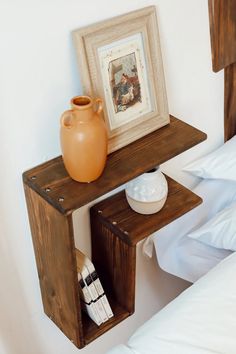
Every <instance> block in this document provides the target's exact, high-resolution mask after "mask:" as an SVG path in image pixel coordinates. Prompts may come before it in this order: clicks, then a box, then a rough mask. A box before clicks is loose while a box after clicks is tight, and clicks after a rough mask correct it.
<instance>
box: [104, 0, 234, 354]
mask: <svg viewBox="0 0 236 354" xmlns="http://www.w3.org/2000/svg"><path fill="white" fill-rule="evenodd" d="M208 3H209V15H210V30H211V45H212V58H213V70H214V71H215V72H217V71H219V70H221V69H224V70H225V90H224V95H225V109H224V114H225V117H224V135H225V144H224V145H223V146H222V147H220V148H219V149H218V150H216V151H214V152H212V153H211V154H209V156H206V157H203V158H202V160H201V159H200V161H198V162H197V163H193V164H192V166H191V165H190V167H189V169H187V170H188V171H189V172H190V173H193V174H194V175H196V176H198V177H200V178H202V182H201V183H200V185H199V186H197V188H196V189H195V192H196V193H197V194H200V195H201V196H203V199H205V202H204V203H203V205H202V206H199V207H198V208H196V209H195V210H193V211H191V212H190V213H188V214H186V215H185V216H184V217H183V218H182V219H181V220H180V219H179V220H177V221H175V222H174V223H172V225H169V226H167V227H166V228H164V229H163V230H161V231H159V232H158V235H156V236H155V237H154V242H155V245H156V246H157V247H156V249H157V250H158V249H159V255H158V259H159V263H160V265H161V267H162V268H163V269H165V270H166V269H167V268H168V271H169V272H170V273H172V274H175V275H178V276H181V277H182V278H184V279H187V280H189V281H191V282H194V284H193V285H192V286H191V287H189V288H188V289H187V290H186V291H184V292H183V293H182V294H180V295H179V296H178V297H177V298H176V299H175V300H173V301H172V302H171V303H169V304H168V305H167V306H166V307H165V308H163V309H162V310H161V311H160V312H159V313H157V314H156V315H155V316H153V317H152V318H151V319H150V320H149V321H147V322H146V323H145V324H144V325H143V326H142V327H140V328H139V329H138V330H137V331H136V332H135V333H134V334H133V336H132V337H131V338H130V339H129V341H128V343H127V344H126V345H124V344H122V345H120V346H118V347H116V348H113V349H112V350H110V351H109V352H108V353H107V354H154V353H155V354H213V353H215V354H217V353H218V354H235V353H236V338H235V333H236V305H235V304H236V282H235V274H236V79H235V78H236V15H235V9H236V0H209V1H208ZM209 191H211V192H212V193H210V197H209ZM206 192H207V194H208V199H207V198H204V197H206V195H205V194H206ZM217 192H218V195H219V192H220V194H221V197H222V198H219V197H218V198H217V199H215V200H216V201H215V202H214V198H215V197H216V194H217ZM219 199H220V200H219ZM196 215H197V218H196ZM193 220H194V222H193ZM161 235H162V236H163V237H161ZM168 237H172V238H174V239H175V245H174V244H173V250H172V251H171V249H170V248H169V246H168V245H169V244H170V242H169V240H168ZM193 243H194V244H195V246H194V248H193V247H192V246H190V245H191V244H193ZM196 245H198V246H197V247H196ZM177 248H178V253H179V262H178V263H179V269H176V264H177V262H175V261H174V253H175V256H176V249H177ZM190 249H194V250H195V251H194V252H192V254H191V251H190ZM196 250H197V251H196ZM171 252H172V255H173V257H172V260H171ZM181 252H182V253H181ZM157 253H158V252H157ZM183 254H184V255H185V256H184V257H183ZM187 256H188V257H189V258H188V257H187ZM193 257H196V260H197V262H198V263H199V262H200V263H201V266H199V267H197V268H199V269H197V272H196V269H195V270H194V272H193V269H191V265H192V264H195V265H196V264H197V262H193ZM181 259H182V262H185V264H184V266H183V267H182V268H181V262H180V260H181ZM188 259H189V261H188ZM195 268H196V267H195ZM183 269H185V270H184V271H183ZM186 269H187V271H186ZM204 274H205V275H204Z"/></svg>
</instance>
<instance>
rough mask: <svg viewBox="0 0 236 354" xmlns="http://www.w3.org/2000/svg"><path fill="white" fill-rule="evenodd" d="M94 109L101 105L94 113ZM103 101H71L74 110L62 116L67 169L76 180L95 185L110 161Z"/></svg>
mask: <svg viewBox="0 0 236 354" xmlns="http://www.w3.org/2000/svg"><path fill="white" fill-rule="evenodd" d="M94 106H97V107H96V109H95V110H94ZM102 109H103V103H102V100H101V99H100V98H97V99H95V100H93V99H92V98H91V97H88V96H76V97H74V98H72V99H71V110H68V111H66V112H64V113H63V114H62V117H61V131H60V138H61V149H62V158H63V162H64V165H65V168H66V170H67V172H68V174H69V175H70V177H71V178H72V179H74V180H75V181H78V182H92V181H94V180H96V179H97V178H98V177H99V176H100V175H101V174H102V172H103V169H104V167H105V164H106V159H107V142H108V138H107V130H106V126H105V122H104V120H103V118H102V117H101V115H100V113H101V112H102Z"/></svg>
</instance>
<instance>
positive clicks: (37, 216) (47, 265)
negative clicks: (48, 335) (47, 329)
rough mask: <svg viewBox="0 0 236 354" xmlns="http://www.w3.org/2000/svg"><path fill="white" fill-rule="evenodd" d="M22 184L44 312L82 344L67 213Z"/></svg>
mask: <svg viewBox="0 0 236 354" xmlns="http://www.w3.org/2000/svg"><path fill="white" fill-rule="evenodd" d="M24 187H25V195H26V201H27V207H28V213H29V221H30V226H31V232H32V239H33V245H34V251H35V257H36V262H37V268H38V275H39V281H40V288H41V293H42V300H43V306H44V311H45V313H46V314H47V315H48V316H49V317H50V319H51V320H52V321H53V322H55V323H56V325H57V326H58V327H59V328H60V329H61V330H62V331H63V332H64V334H65V335H66V336H67V337H68V338H69V339H70V340H71V341H73V343H74V344H75V345H76V346H77V347H80V348H81V347H83V346H84V339H83V331H82V324H81V312H80V303H79V296H78V294H79V291H78V280H77V270H76V259H75V248H74V238H73V228H72V220H71V216H70V217H66V216H63V215H62V214H60V213H59V212H58V211H57V210H55V209H54V208H53V207H52V206H51V205H50V204H48V203H47V202H46V201H45V200H43V199H42V198H41V197H40V196H39V195H38V194H37V193H35V191H33V190H32V189H31V188H29V187H28V186H26V185H25V186H24Z"/></svg>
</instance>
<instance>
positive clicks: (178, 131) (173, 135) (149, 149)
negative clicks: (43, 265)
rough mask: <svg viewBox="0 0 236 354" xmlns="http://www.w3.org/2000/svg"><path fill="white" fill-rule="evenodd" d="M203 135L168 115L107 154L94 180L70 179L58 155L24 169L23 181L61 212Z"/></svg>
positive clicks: (109, 188)
mask: <svg viewBox="0 0 236 354" xmlns="http://www.w3.org/2000/svg"><path fill="white" fill-rule="evenodd" d="M206 137H207V136H206V134H205V133H203V132H201V131H200V130H198V129H196V128H194V127H192V126H190V125H188V124H186V123H184V122H183V121H181V120H179V119H177V118H174V117H171V123H170V124H169V125H167V126H165V127H163V128H161V129H158V130H156V131H154V132H153V133H150V134H148V135H146V136H145V137H143V138H141V139H139V140H137V141H135V142H133V143H132V144H130V145H127V146H125V147H124V148H122V149H120V150H118V151H116V152H114V153H112V154H110V155H109V156H108V160H107V164H106V167H105V170H104V172H103V174H102V176H101V177H100V178H99V179H98V180H97V181H95V182H92V183H89V184H86V183H79V182H75V181H73V180H72V179H71V178H70V177H69V176H68V174H67V172H66V170H65V168H64V164H63V161H62V158H61V157H57V158H55V159H53V160H51V161H48V162H46V163H44V164H42V165H40V166H37V167H35V168H33V169H31V170H29V171H27V172H25V173H24V174H23V179H24V182H25V184H27V185H28V186H30V187H31V188H32V189H34V190H35V191H36V192H37V193H38V194H39V195H41V196H42V197H43V199H45V200H47V201H48V202H49V203H50V204H51V205H52V206H53V207H54V208H56V209H57V210H58V211H60V212H61V213H62V214H70V213H72V212H73V211H74V210H76V209H78V208H79V207H81V206H83V205H85V204H87V203H89V202H91V201H92V200H94V199H96V198H98V197H99V196H101V195H103V194H105V193H107V192H109V191H111V190H113V189H114V188H116V187H118V186H120V185H122V184H123V183H126V182H127V181H129V180H131V179H133V178H135V177H137V176H138V175H140V174H142V173H144V172H146V171H148V170H150V169H152V168H153V167H155V166H157V165H160V164H161V163H163V162H165V161H167V160H169V159H171V158H172V157H175V156H177V155H178V154H180V153H182V152H184V151H185V150H187V149H190V148H191V147H193V146H195V145H196V144H198V143H200V142H202V141H204V140H205V139H206ZM61 198H62V199H61ZM60 200H61V201H60Z"/></svg>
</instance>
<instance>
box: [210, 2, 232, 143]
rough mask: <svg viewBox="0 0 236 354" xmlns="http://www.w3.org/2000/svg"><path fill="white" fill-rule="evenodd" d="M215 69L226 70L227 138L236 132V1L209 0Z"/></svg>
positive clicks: (225, 125) (225, 110)
mask: <svg viewBox="0 0 236 354" xmlns="http://www.w3.org/2000/svg"><path fill="white" fill-rule="evenodd" d="M208 5H209V16H210V31H211V51H212V63H213V70H214V71H215V72H217V71H220V70H222V69H224V71H225V84H224V85H225V93H224V132H225V141H226V140H229V139H230V138H231V137H232V136H234V135H235V134H236V0H208Z"/></svg>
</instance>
